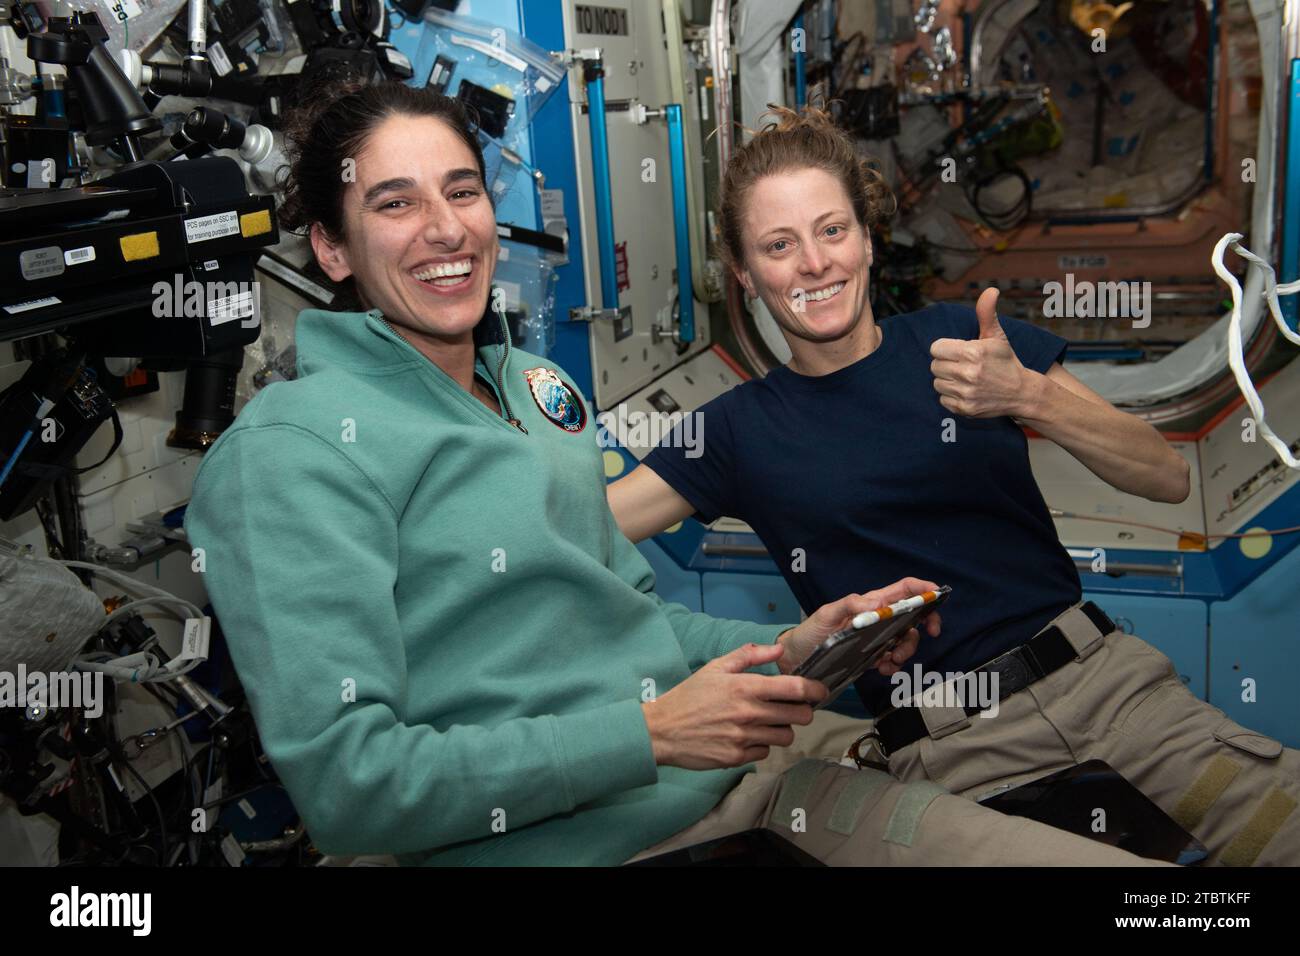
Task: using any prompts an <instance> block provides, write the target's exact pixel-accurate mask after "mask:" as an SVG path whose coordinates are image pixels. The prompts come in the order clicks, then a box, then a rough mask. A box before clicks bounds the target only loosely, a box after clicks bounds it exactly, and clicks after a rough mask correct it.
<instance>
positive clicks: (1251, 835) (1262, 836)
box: [1219, 787, 1296, 866]
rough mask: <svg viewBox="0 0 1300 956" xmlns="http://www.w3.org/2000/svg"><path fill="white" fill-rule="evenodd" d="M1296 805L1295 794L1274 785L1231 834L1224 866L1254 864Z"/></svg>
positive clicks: (1223, 858)
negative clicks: (1245, 820)
mask: <svg viewBox="0 0 1300 956" xmlns="http://www.w3.org/2000/svg"><path fill="white" fill-rule="evenodd" d="M1295 808H1296V800H1295V798H1294V797H1292V796H1290V795H1289V794H1285V793H1283V792H1282V791H1281V790H1279V789H1277V787H1274V788H1273V789H1272V790H1270V791H1269V792H1268V796H1266V797H1265V798H1264V799H1263V801H1261V802H1260V805H1259V808H1258V809H1257V810H1256V811H1255V812H1254V814H1252V815H1251V818H1250V820H1249V821H1248V822H1247V823H1246V825H1245V826H1244V827H1242V828H1241V829H1240V830H1239V831H1238V832H1237V835H1236V836H1235V837H1233V838H1232V842H1231V843H1229V844H1228V848H1227V849H1226V850H1224V851H1223V856H1222V857H1220V858H1219V862H1220V863H1222V864H1223V865H1224V866H1253V865H1254V863H1255V860H1256V859H1257V858H1258V857H1259V854H1260V853H1261V852H1262V851H1263V849H1264V847H1265V846H1267V845H1268V841H1269V840H1271V839H1273V837H1274V836H1276V835H1277V831H1278V830H1280V829H1282V824H1283V823H1285V822H1286V818H1287V817H1289V816H1290V815H1291V811H1292V810H1294V809H1295Z"/></svg>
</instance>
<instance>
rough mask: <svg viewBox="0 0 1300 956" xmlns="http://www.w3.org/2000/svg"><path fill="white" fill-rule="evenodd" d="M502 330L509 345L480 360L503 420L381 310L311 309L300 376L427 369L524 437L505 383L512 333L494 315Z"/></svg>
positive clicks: (301, 327) (488, 348)
mask: <svg viewBox="0 0 1300 956" xmlns="http://www.w3.org/2000/svg"><path fill="white" fill-rule="evenodd" d="M493 314H494V315H496V317H497V322H498V323H499V326H500V329H501V338H502V343H503V344H495V345H484V346H481V347H479V348H478V350H477V355H478V358H479V360H480V361H481V362H482V363H483V366H484V368H485V369H488V370H489V374H490V375H492V376H493V377H494V380H495V383H496V389H497V398H498V400H499V401H500V402H501V410H502V412H503V413H504V415H503V416H496V415H493V414H492V413H491V411H490V410H489V409H488V408H487V407H486V406H485V405H483V403H482V402H480V401H479V400H478V399H477V398H475V397H474V396H472V395H471V394H470V393H469V392H466V391H465V389H464V388H462V387H461V385H460V384H459V383H457V382H456V381H454V380H453V379H452V378H451V376H449V375H448V374H447V373H446V372H445V371H443V370H442V369H441V368H439V367H438V365H437V364H436V363H434V362H432V361H430V360H429V358H428V357H427V356H426V355H424V354H423V353H422V352H420V351H419V349H417V348H416V347H415V346H414V345H412V344H411V343H410V342H408V341H407V340H406V339H405V338H404V337H402V336H401V335H399V334H398V333H397V332H396V330H394V328H393V327H392V325H391V324H390V323H389V322H388V320H387V319H386V318H385V317H384V314H383V313H382V312H381V311H380V310H379V309H371V310H370V311H369V312H327V311H324V310H320V309H307V310H306V311H304V312H303V313H302V314H301V315H300V316H299V317H298V325H297V329H296V332H295V340H296V343H297V350H298V374H299V376H305V375H310V374H312V373H313V372H318V371H321V370H323V369H324V368H326V367H328V366H342V367H344V368H354V369H358V370H361V369H365V370H369V371H378V370H383V369H388V368H400V367H403V366H406V365H411V364H417V363H418V364H422V365H425V366H428V368H429V369H431V370H432V371H433V374H434V375H435V377H437V378H438V379H439V380H441V381H442V382H443V384H444V385H445V386H447V387H451V388H454V389H456V390H457V392H463V393H464V395H465V398H466V400H467V401H468V402H469V403H471V405H472V406H477V407H479V408H480V409H481V410H482V411H483V412H484V413H485V414H487V415H488V416H490V417H492V418H495V419H496V420H498V421H500V422H502V424H508V425H512V426H514V427H515V428H517V429H518V430H519V431H520V432H522V433H523V434H525V435H526V434H528V429H527V428H526V427H525V426H524V424H523V423H522V422H520V421H519V420H518V419H517V418H516V417H515V415H514V412H513V409H512V408H511V406H510V400H509V398H508V396H507V395H506V389H505V378H504V376H505V375H506V373H507V371H508V370H509V367H510V352H511V340H510V327H509V325H508V324H507V322H506V319H505V316H504V315H502V314H500V313H498V312H494V313H493Z"/></svg>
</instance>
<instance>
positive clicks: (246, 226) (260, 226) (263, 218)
mask: <svg viewBox="0 0 1300 956" xmlns="http://www.w3.org/2000/svg"><path fill="white" fill-rule="evenodd" d="M239 231H240V232H241V233H242V234H243V236H244V238H245V239H247V238H248V237H249V236H260V235H262V234H263V233H266V232H270V231H271V213H270V211H269V210H266V209H259V210H257V212H246V213H244V214H243V215H242V216H240V217H239Z"/></svg>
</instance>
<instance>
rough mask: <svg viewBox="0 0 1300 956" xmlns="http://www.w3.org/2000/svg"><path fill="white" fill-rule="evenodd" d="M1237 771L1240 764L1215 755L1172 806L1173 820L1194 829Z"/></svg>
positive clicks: (1185, 828)
mask: <svg viewBox="0 0 1300 956" xmlns="http://www.w3.org/2000/svg"><path fill="white" fill-rule="evenodd" d="M1239 773H1241V764H1239V763H1237V762H1236V761H1233V760H1229V759H1228V758H1227V757H1224V756H1222V755H1219V756H1216V757H1215V758H1214V759H1213V760H1211V761H1210V765H1209V766H1208V767H1206V768H1205V769H1204V770H1203V771H1202V772H1201V775H1200V776H1199V777H1197V778H1196V782H1195V783H1193V784H1192V785H1191V786H1190V787H1188V788H1187V792H1186V793H1184V794H1183V797H1182V799H1181V800H1179V801H1178V806H1176V807H1174V812H1173V813H1172V814H1171V816H1172V817H1173V818H1174V822H1175V823H1177V824H1178V825H1179V826H1180V827H1182V828H1183V829H1184V830H1188V831H1195V830H1196V828H1197V827H1198V826H1200V825H1201V821H1202V820H1204V819H1205V815H1206V814H1207V813H1209V812H1210V807H1212V806H1214V804H1215V801H1217V800H1218V799H1219V797H1221V796H1223V791H1225V790H1227V789H1228V787H1229V785H1231V783H1232V781H1233V780H1235V779H1236V777H1237V774H1239Z"/></svg>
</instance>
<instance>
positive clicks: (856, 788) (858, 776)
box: [826, 770, 894, 836]
mask: <svg viewBox="0 0 1300 956" xmlns="http://www.w3.org/2000/svg"><path fill="white" fill-rule="evenodd" d="M893 779H894V778H893V777H891V776H890V775H889V774H887V773H882V772H881V771H879V770H859V771H858V772H857V773H855V774H854V775H853V776H852V777H850V778H849V781H848V783H846V784H845V785H844V789H843V790H841V791H840V795H839V797H838V798H837V799H836V801H835V807H834V809H832V810H831V816H830V819H829V820H827V821H826V829H828V830H831V831H833V832H835V833H842V834H844V835H846V836H847V835H848V834H850V833H852V832H853V831H854V829H856V828H857V825H858V814H859V813H860V812H861V810H862V805H863V804H864V803H866V802H867V800H868V799H870V798H871V797H872V796H874V795H875V794H877V793H879V792H880V791H881V790H882V789H883V788H884V786H885V785H886V784H887V783H890V782H891V781H892V780H893Z"/></svg>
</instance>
